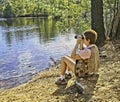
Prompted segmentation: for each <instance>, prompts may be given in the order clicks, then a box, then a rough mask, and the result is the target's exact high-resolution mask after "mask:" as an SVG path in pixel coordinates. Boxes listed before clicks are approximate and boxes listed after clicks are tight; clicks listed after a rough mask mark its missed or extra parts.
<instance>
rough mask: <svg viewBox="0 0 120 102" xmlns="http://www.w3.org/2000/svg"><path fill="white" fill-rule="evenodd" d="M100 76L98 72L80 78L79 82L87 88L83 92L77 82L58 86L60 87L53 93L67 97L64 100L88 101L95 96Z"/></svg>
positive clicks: (66, 101) (74, 101) (68, 101)
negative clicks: (94, 92)
mask: <svg viewBox="0 0 120 102" xmlns="http://www.w3.org/2000/svg"><path fill="white" fill-rule="evenodd" d="M98 78H99V75H98V74H95V75H93V76H90V77H86V78H79V79H78V82H79V83H81V84H82V86H84V88H85V90H84V92H83V93H81V90H79V88H78V87H77V86H76V84H73V85H71V86H70V87H67V86H65V85H64V86H58V89H57V90H55V92H54V93H53V94H52V95H55V96H63V95H65V96H66V98H65V100H63V101H62V102H88V101H89V100H90V99H91V97H92V96H93V91H94V88H95V86H96V83H97V80H98Z"/></svg>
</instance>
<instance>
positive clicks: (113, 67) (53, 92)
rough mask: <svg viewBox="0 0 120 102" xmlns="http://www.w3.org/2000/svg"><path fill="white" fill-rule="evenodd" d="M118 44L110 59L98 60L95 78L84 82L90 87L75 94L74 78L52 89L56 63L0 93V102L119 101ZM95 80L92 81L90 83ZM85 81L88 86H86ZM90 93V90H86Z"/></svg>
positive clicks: (58, 67) (119, 58)
mask: <svg viewBox="0 0 120 102" xmlns="http://www.w3.org/2000/svg"><path fill="white" fill-rule="evenodd" d="M119 45H120V44H116V45H115V46H116V50H115V53H114V55H113V56H112V57H109V58H107V57H101V59H100V68H99V71H98V74H99V77H97V78H96V80H92V81H91V80H90V81H86V87H87V86H88V84H90V83H91V84H92V88H91V89H89V87H88V88H86V91H85V93H83V94H78V92H77V90H76V87H75V85H74V83H75V76H74V75H73V78H72V79H70V80H69V81H68V84H67V86H56V85H55V81H56V80H57V78H58V77H59V74H60V63H58V64H57V65H55V66H53V67H51V68H49V69H47V70H45V71H43V72H39V73H37V74H36V75H35V76H34V77H33V79H32V80H30V81H29V82H27V83H24V84H22V85H19V86H17V87H14V88H10V89H5V90H0V102H119V101H120V51H119V50H120V46H119ZM94 81H95V82H94ZM88 82H89V83H88ZM89 90H90V91H89Z"/></svg>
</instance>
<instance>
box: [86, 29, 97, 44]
mask: <svg viewBox="0 0 120 102" xmlns="http://www.w3.org/2000/svg"><path fill="white" fill-rule="evenodd" d="M84 35H85V38H86V40H88V39H89V40H90V44H95V42H96V40H97V32H96V31H94V30H86V31H85V32H84Z"/></svg>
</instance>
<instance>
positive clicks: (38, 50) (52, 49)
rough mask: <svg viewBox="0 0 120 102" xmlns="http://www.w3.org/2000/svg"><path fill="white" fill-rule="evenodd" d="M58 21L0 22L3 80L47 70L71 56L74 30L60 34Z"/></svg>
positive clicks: (21, 20)
mask: <svg viewBox="0 0 120 102" xmlns="http://www.w3.org/2000/svg"><path fill="white" fill-rule="evenodd" d="M56 23H57V21H53V20H47V19H37V18H14V19H0V80H3V79H9V78H13V77H19V76H24V75H26V74H28V73H35V72H38V71H41V70H44V69H45V68H47V67H48V66H50V65H52V64H53V62H52V61H51V60H50V57H52V58H54V59H55V60H58V59H60V58H61V57H62V56H63V55H66V54H70V53H71V50H72V49H73V47H74V44H75V39H74V33H73V31H72V30H70V31H68V32H67V33H60V32H59V31H58V29H57V27H56Z"/></svg>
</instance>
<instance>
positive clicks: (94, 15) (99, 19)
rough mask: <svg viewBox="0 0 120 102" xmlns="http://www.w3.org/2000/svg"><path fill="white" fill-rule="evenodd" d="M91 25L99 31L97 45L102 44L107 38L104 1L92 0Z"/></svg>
mask: <svg viewBox="0 0 120 102" xmlns="http://www.w3.org/2000/svg"><path fill="white" fill-rule="evenodd" d="M91 26H92V29H94V30H95V31H96V32H97V33H98V40H97V42H96V44H97V45H100V44H102V42H103V41H104V40H105V39H106V38H105V28H104V22H103V1H102V0H91Z"/></svg>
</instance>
